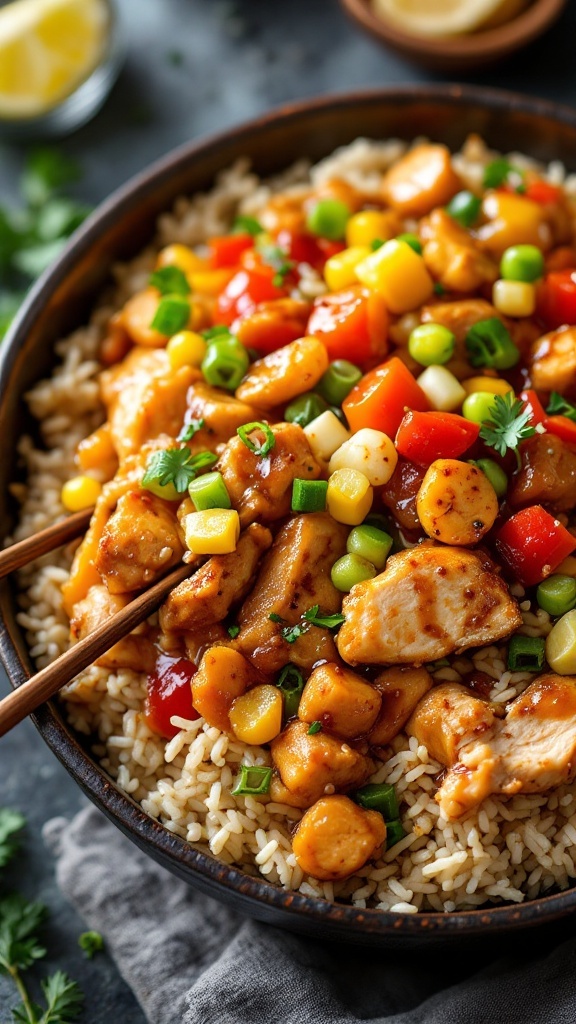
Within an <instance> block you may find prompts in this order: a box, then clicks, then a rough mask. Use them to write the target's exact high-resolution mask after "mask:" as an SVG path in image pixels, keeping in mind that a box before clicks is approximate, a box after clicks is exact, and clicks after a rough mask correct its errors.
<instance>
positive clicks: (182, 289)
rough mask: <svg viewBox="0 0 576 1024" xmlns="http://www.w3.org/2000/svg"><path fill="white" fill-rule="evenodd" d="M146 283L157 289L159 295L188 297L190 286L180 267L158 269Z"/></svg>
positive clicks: (171, 266)
mask: <svg viewBox="0 0 576 1024" xmlns="http://www.w3.org/2000/svg"><path fill="white" fill-rule="evenodd" d="M148 283H149V284H151V285H153V286H154V288H157V289H158V291H159V292H160V293H161V295H189V294H190V290H191V289H190V285H189V284H188V279H187V277H186V274H185V273H184V271H183V270H181V269H180V267H176V266H173V265H170V266H169V267H160V268H159V269H158V270H155V271H154V273H153V274H150V277H149V279H148Z"/></svg>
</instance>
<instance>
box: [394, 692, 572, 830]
mask: <svg viewBox="0 0 576 1024" xmlns="http://www.w3.org/2000/svg"><path fill="white" fill-rule="evenodd" d="M438 690H445V688H444V687H439V688H438V689H437V690H432V691H431V692H430V693H429V694H428V695H427V696H426V697H425V698H424V700H423V701H421V703H420V705H419V706H418V708H417V709H416V711H415V713H414V715H413V716H412V718H411V720H410V722H409V723H408V726H407V731H408V732H409V733H411V734H412V735H415V736H417V737H418V739H419V740H420V741H421V742H424V743H426V742H430V738H431V735H432V732H433V731H435V733H436V735H437V736H440V737H441V739H440V741H439V742H436V743H434V741H432V744H431V746H432V748H433V749H431V753H432V754H433V756H434V757H436V758H437V759H438V760H439V761H441V762H442V763H444V764H446V765H447V766H448V767H449V768H450V771H449V772H448V774H447V775H446V777H445V779H444V781H443V783H442V785H441V786H440V789H439V790H438V793H437V794H436V800H437V801H438V803H439V805H440V808H441V810H442V813H443V814H444V816H445V817H446V818H459V817H461V816H462V815H463V814H466V812H467V811H469V810H470V809H471V808H473V807H476V806H477V804H479V803H480V802H481V801H482V800H484V799H485V798H486V797H487V796H489V795H490V794H491V793H494V794H502V795H506V796H511V795H513V794H514V793H544V792H546V791H547V790H549V789H552V788H553V787H554V786H559V785H561V784H562V783H566V782H571V781H572V779H573V778H574V775H575V773H576V679H575V678H574V677H572V676H559V675H554V674H548V675H543V676H540V677H539V678H538V679H535V680H534V682H533V683H531V684H530V686H528V687H527V689H526V690H524V693H522V694H521V695H520V696H519V697H517V698H516V700H514V701H513V702H512V704H511V705H510V707H509V710H508V713H507V714H506V717H505V718H503V719H498V718H496V717H494V716H493V715H492V716H491V710H490V708H489V706H488V705H486V706H485V709H484V710H482V709H479V707H478V705H480V704H482V703H483V702H482V701H479V700H478V699H477V698H475V697H473V696H471V695H469V692H468V691H466V690H465V687H459V686H455V687H452V688H451V693H450V697H449V701H450V704H451V707H450V710H449V712H448V713H447V709H446V706H445V704H446V700H445V698H446V694H445V693H444V694H438ZM456 690H458V691H462V692H460V693H458V695H457V697H456V695H455V691H456ZM429 749H430V748H429Z"/></svg>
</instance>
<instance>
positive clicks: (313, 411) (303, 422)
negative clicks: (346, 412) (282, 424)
mask: <svg viewBox="0 0 576 1024" xmlns="http://www.w3.org/2000/svg"><path fill="white" fill-rule="evenodd" d="M328 408H329V406H328V403H327V402H325V401H324V399H323V398H322V397H321V396H320V395H317V394H315V392H314V391H305V392H304V394H302V395H299V396H298V398H295V399H294V401H293V402H290V405H288V406H287V407H286V409H285V411H284V419H285V420H286V422H287V423H297V424H298V426H299V427H307V426H308V424H309V423H312V420H315V419H316V417H317V416H320V415H321V414H322V413H323V412H326V411H327V409H328Z"/></svg>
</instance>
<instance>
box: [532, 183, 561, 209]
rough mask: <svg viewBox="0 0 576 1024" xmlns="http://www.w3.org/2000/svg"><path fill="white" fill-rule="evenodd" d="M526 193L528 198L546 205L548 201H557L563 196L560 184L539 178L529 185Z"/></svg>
mask: <svg viewBox="0 0 576 1024" xmlns="http://www.w3.org/2000/svg"><path fill="white" fill-rule="evenodd" d="M524 195H525V196H526V199H531V200H532V202H534V203H542V205H544V206H546V205H547V204H548V203H557V202H558V200H559V199H561V198H562V189H561V188H559V187H558V185H551V184H550V182H548V181H542V180H541V179H537V180H536V181H531V182H530V184H529V185H527V187H526V191H525V193H524Z"/></svg>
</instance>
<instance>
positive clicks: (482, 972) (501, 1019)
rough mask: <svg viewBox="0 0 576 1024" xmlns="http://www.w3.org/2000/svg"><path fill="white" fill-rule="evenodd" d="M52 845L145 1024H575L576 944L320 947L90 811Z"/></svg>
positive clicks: (65, 886)
mask: <svg viewBox="0 0 576 1024" xmlns="http://www.w3.org/2000/svg"><path fill="white" fill-rule="evenodd" d="M44 837H45V840H46V842H47V844H48V846H49V847H50V849H51V850H52V851H53V853H54V854H55V856H56V858H57V877H58V882H59V885H60V887H61V889H62V892H63V893H64V895H65V896H66V897H67V898H68V899H69V900H70V901H71V902H72V903H73V904H75V906H76V907H77V909H78V910H79V911H80V913H81V914H82V916H83V917H84V919H85V920H86V923H87V925H88V926H89V927H90V928H93V929H96V930H97V931H99V932H101V933H102V934H103V936H104V938H105V941H106V945H107V948H108V950H109V951H110V952H111V954H112V956H113V957H114V958H115V960H116V963H117V965H118V968H119V970H120V972H121V974H122V975H123V977H124V979H125V980H126V981H127V983H128V984H129V985H130V986H131V987H132V989H133V991H134V993H135V995H136V997H137V999H138V1000H139V1001H140V1004H141V1006H142V1008H143V1010H144V1012H145V1014H146V1016H147V1018H148V1020H149V1021H150V1024H353V1022H356V1021H371V1022H372V1024H384V1022H386V1024H575V1021H576V981H575V970H574V968H575V966H576V939H572V938H570V939H568V940H566V939H564V940H563V941H560V942H558V941H557V940H558V933H555V932H553V933H552V939H551V938H550V935H549V934H548V933H543V932H541V931H540V930H536V931H535V930H530V931H529V932H528V933H527V936H526V938H525V941H522V939H521V938H518V937H514V938H509V939H508V940H507V942H506V945H505V949H506V953H505V955H502V954H500V955H499V956H497V957H496V958H495V955H494V946H493V941H492V939H489V940H488V942H487V944H486V947H487V948H483V947H480V948H469V947H468V946H467V945H466V944H465V943H463V944H462V947H461V948H460V947H457V951H448V952H446V951H440V952H435V951H434V950H432V949H430V950H428V949H422V950H419V951H418V952H414V953H406V952H402V953H398V952H393V951H388V950H386V949H379V950H368V949H361V948H358V947H351V946H347V947H344V946H334V945H326V944H324V943H322V942H321V941H320V940H314V939H309V938H301V937H299V936H296V935H293V934H290V933H288V932H284V931H281V930H279V929H277V928H273V927H270V926H269V925H264V924H260V923H259V922H256V921H252V920H250V919H248V918H244V917H241V916H240V915H238V914H235V913H232V912H231V911H230V910H228V909H227V907H226V906H225V905H224V904H221V903H219V902H216V901H215V900H213V899H210V898H209V897H207V896H203V895H201V894H199V893H198V892H196V891H195V890H194V889H192V888H190V887H188V886H187V885H186V884H185V883H183V882H181V881H179V880H178V879H176V878H175V877H174V876H173V875H172V874H170V873H169V872H168V871H166V869H164V868H162V867H160V866H159V865H157V864H155V863H154V862H153V861H152V860H150V859H149V858H147V857H146V856H145V855H144V854H142V853H141V852H140V851H139V850H137V848H136V847H135V846H134V845H133V844H132V843H131V842H130V841H129V840H128V839H126V838H125V837H124V836H123V835H122V834H121V833H120V832H119V831H118V830H117V829H116V828H115V827H114V826H113V825H111V824H110V822H108V821H107V820H106V818H105V817H104V816H103V815H102V814H101V812H100V811H98V810H96V809H95V808H93V807H91V806H90V807H87V808H86V809H84V810H82V811H81V812H80V813H79V814H78V815H77V816H76V818H75V819H74V820H73V821H72V822H67V821H66V820H65V819H62V818H58V819H55V820H53V821H51V822H48V824H47V825H46V826H45V830H44ZM544 936H545V937H544ZM555 941H556V944H554V942H555Z"/></svg>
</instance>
